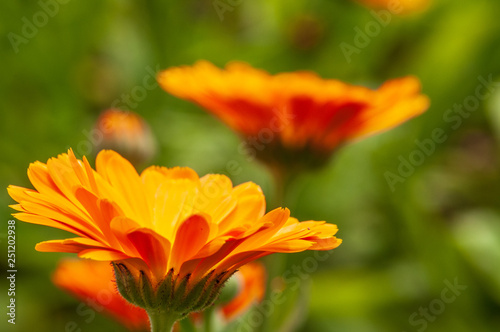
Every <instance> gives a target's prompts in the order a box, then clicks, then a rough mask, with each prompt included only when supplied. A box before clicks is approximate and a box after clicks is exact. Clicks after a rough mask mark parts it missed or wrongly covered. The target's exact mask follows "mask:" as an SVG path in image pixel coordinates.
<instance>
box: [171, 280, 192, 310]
mask: <svg viewBox="0 0 500 332" xmlns="http://www.w3.org/2000/svg"><path fill="white" fill-rule="evenodd" d="M190 278H191V273H188V274H186V275H185V276H184V277H183V278H182V279H181V280H180V282H179V285H175V286H176V289H175V290H174V296H173V299H172V309H173V310H174V311H176V312H184V311H185V310H184V299H185V295H186V290H187V286H188V283H189V279H190ZM178 279H179V277H177V279H176V280H175V283H176V284H177V282H178Z"/></svg>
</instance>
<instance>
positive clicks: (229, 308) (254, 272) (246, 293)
mask: <svg viewBox="0 0 500 332" xmlns="http://www.w3.org/2000/svg"><path fill="white" fill-rule="evenodd" d="M233 278H238V279H239V281H240V290H239V292H238V293H237V294H236V297H235V298H234V299H232V300H231V301H230V302H229V303H227V304H224V306H223V307H222V308H221V311H222V314H223V316H224V318H225V319H226V321H230V320H233V319H235V318H237V317H239V316H240V315H241V314H243V313H244V312H246V311H247V310H249V309H250V308H251V306H252V305H254V304H256V303H258V302H260V301H261V300H262V298H263V297H264V293H265V291H266V271H265V269H264V266H263V265H262V264H260V263H258V262H252V263H249V264H247V265H243V266H242V267H240V269H239V270H238V272H237V273H236V274H235V275H234V277H233Z"/></svg>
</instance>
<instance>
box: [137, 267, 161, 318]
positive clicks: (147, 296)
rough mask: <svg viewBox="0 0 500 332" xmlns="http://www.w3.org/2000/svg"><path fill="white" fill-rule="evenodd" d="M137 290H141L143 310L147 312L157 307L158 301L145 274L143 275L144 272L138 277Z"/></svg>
mask: <svg viewBox="0 0 500 332" xmlns="http://www.w3.org/2000/svg"><path fill="white" fill-rule="evenodd" d="M139 288H140V290H141V295H142V300H143V301H144V304H145V309H146V310H147V309H151V308H156V307H158V301H157V298H156V295H155V291H154V290H153V286H152V285H151V280H149V277H148V276H147V275H146V273H144V271H141V275H140V276H139Z"/></svg>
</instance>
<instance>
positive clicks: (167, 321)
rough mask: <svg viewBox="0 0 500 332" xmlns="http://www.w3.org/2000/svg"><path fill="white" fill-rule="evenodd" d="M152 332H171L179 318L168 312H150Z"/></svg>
mask: <svg viewBox="0 0 500 332" xmlns="http://www.w3.org/2000/svg"><path fill="white" fill-rule="evenodd" d="M148 316H149V321H150V323H151V332H171V331H173V329H174V324H175V322H176V321H177V319H178V317H177V316H175V315H172V314H171V313H169V312H166V311H159V310H149V311H148Z"/></svg>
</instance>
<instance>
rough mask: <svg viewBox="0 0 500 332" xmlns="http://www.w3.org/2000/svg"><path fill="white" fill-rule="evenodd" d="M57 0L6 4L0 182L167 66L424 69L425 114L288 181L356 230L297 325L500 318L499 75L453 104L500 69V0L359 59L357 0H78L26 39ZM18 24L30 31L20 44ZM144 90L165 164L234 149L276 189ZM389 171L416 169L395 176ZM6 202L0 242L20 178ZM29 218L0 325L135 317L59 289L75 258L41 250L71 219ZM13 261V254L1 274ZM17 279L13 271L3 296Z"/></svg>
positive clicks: (206, 120) (463, 8) (81, 143)
mask: <svg viewBox="0 0 500 332" xmlns="http://www.w3.org/2000/svg"><path fill="white" fill-rule="evenodd" d="M54 2H56V0H54V1H50V0H42V1H40V2H35V1H33V2H22V3H21V2H16V1H3V2H2V4H1V5H0V7H1V9H0V22H1V24H0V31H1V32H2V35H3V36H4V38H3V39H2V42H1V44H0V55H1V59H2V64H3V66H2V79H1V80H0V99H1V101H2V103H1V104H2V109H1V117H2V121H0V133H1V134H0V135H1V139H0V152H1V153H0V184H1V186H2V187H3V188H6V187H7V185H9V184H16V185H20V186H28V187H29V186H30V185H29V182H28V179H27V176H26V169H27V167H28V165H29V163H30V162H33V161H35V160H41V161H46V160H47V159H48V158H50V157H53V156H55V155H57V154H59V153H63V152H65V151H66V150H67V149H68V148H69V147H72V148H73V149H74V150H75V153H77V154H78V155H79V156H81V155H82V154H89V155H90V156H91V157H92V156H93V154H94V152H95V151H90V150H89V151H86V150H88V146H89V145H88V144H87V143H89V142H90V143H92V142H91V141H92V137H91V136H89V131H90V130H91V128H92V125H93V123H94V121H95V120H96V118H97V116H98V114H99V112H101V111H102V110H104V109H107V108H110V107H111V105H112V104H113V103H116V102H117V101H118V103H120V104H121V105H126V102H125V101H124V99H123V95H124V94H132V93H134V91H136V90H134V88H136V87H143V86H144V79H145V78H147V77H148V75H152V74H151V73H152V72H154V71H157V70H158V69H165V68H167V67H169V66H174V65H182V64H192V63H193V62H194V61H196V60H198V59H207V60H209V61H212V62H213V63H215V64H217V65H219V66H223V65H224V64H225V63H227V62H228V61H231V60H243V61H247V62H249V63H250V64H252V65H253V66H255V67H259V68H263V69H266V70H268V71H270V72H272V73H276V72H280V71H295V70H302V69H307V70H313V71H316V72H317V73H318V74H319V75H321V76H323V77H328V78H339V79H342V80H345V81H347V82H350V83H355V84H363V85H367V86H372V87H376V86H378V85H380V84H381V83H382V82H383V81H385V80H387V79H389V78H392V77H400V76H404V75H415V76H417V77H419V78H420V79H421V81H422V85H423V91H424V93H426V94H427V95H429V97H430V98H431V101H432V106H431V108H430V109H429V111H428V112H426V113H425V114H424V115H422V116H420V117H418V118H415V119H413V120H411V121H409V122H408V123H406V124H404V125H402V126H400V127H398V128H396V129H394V130H391V131H389V132H387V133H383V134H380V135H377V136H374V137H371V138H369V139H366V140H363V141H360V142H356V143H352V144H349V145H347V146H345V147H344V148H343V149H341V150H340V151H339V152H338V154H337V155H336V157H335V158H334V159H333V160H332V162H331V163H330V164H329V165H328V167H327V168H326V169H324V170H322V171H319V172H317V173H314V174H307V175H304V176H303V177H301V178H300V180H299V181H298V182H297V183H296V184H295V185H294V186H293V187H292V188H290V192H289V193H288V201H287V205H288V206H290V207H292V208H293V209H292V211H293V213H294V215H295V216H296V217H298V218H299V219H302V220H304V219H305V220H308V219H315V220H327V221H328V222H332V223H335V224H337V225H338V226H339V229H340V232H339V237H340V238H342V239H343V240H344V243H343V244H342V246H340V247H339V248H338V249H336V250H335V251H334V253H333V254H332V255H331V256H330V257H329V258H328V259H327V260H326V261H323V262H321V264H320V265H319V266H318V268H317V270H318V271H315V273H312V274H308V275H307V277H304V278H302V277H297V276H296V277H297V278H298V279H297V280H298V281H297V282H300V283H302V282H305V283H307V284H309V283H310V285H311V293H310V304H309V313H308V318H307V320H306V321H305V323H304V325H302V326H296V328H297V330H303V331H336V332H337V331H356V332H379V331H380V332H382V331H384V332H385V331H407V332H410V331H424V330H425V331H428V332H434V331H436V332H438V331H439V332H440V331H455V332H462V331H463V332H469V331H476V332H483V331H484V332H486V331H498V330H500V320H499V319H498V312H499V311H500V273H499V271H498V268H497V266H498V264H499V260H498V258H499V257H500V249H499V246H500V227H499V225H500V209H499V207H500V199H499V198H498V197H500V185H499V184H500V160H499V158H498V137H500V136H499V135H500V133H499V128H500V127H499V125H498V118H499V117H498V114H500V113H499V112H500V103H499V102H498V100H500V99H499V98H500V90H499V89H498V88H499V87H498V84H497V85H496V86H495V84H490V85H489V88H490V89H491V90H490V89H488V88H484V89H483V90H482V91H483V92H484V91H486V92H490V93H491V94H490V96H488V98H485V100H481V101H480V103H479V105H478V107H477V108H475V109H474V111H471V112H467V113H466V115H461V114H459V113H455V112H454V111H453V108H454V105H455V104H457V105H463V104H464V103H465V102H466V98H467V97H469V96H475V94H476V89H477V87H478V86H480V84H481V81H480V79H479V77H482V78H483V79H486V80H488V78H490V77H491V78H492V79H493V81H494V82H496V81H498V80H500V62H499V61H498V59H499V58H500V42H499V39H498V36H499V35H500V20H498V18H497V16H498V12H499V10H500V3H499V2H498V1H496V0H477V1H469V2H464V1H452V0H446V1H437V0H434V1H433V5H432V6H431V8H429V9H428V10H427V11H425V12H422V13H416V14H411V15H406V16H401V17H399V16H394V15H392V16H391V21H390V23H389V24H387V25H386V26H382V27H381V28H380V33H378V34H377V35H376V36H374V37H371V38H370V42H369V44H368V45H367V46H366V47H363V48H360V52H359V54H358V53H354V54H352V57H351V58H350V60H351V61H350V62H348V61H347V59H346V57H345V56H344V54H343V52H342V49H341V47H340V44H341V43H343V42H345V43H349V44H353V43H354V39H355V37H356V30H354V28H355V27H358V28H360V29H362V30H363V29H364V28H365V26H366V24H367V23H369V22H372V21H374V20H375V18H374V16H373V15H372V13H370V9H367V8H365V7H363V6H361V5H359V4H358V3H356V2H354V1H348V0H314V1H307V0H296V1H285V0H266V1H264V0H252V1H250V0H243V1H239V2H238V1H235V2H234V3H241V4H239V5H237V6H232V7H231V8H232V10H230V11H229V10H228V11H226V12H224V14H223V20H221V17H220V16H219V15H218V12H217V10H216V8H215V7H214V3H215V1H212V0H184V1H179V0H178V1H157V0H146V1H115V0H87V1H67V3H65V4H62V3H61V4H59V5H58V8H57V13H54V15H53V16H51V15H48V14H47V15H46V16H47V17H48V18H47V22H46V24H43V25H42V24H40V25H41V26H40V27H35V28H36V30H37V31H36V32H33V31H31V33H28V35H29V36H28V35H26V33H24V32H23V30H26V29H28V28H26V27H25V25H26V24H27V23H26V22H31V24H33V22H34V19H36V16H37V15H38V16H39V18H38V19H40V17H41V16H40V15H42V14H39V13H41V12H42V13H43V12H46V10H44V9H43V6H42V5H41V4H40V3H54ZM61 2H63V1H61ZM222 2H223V3H228V2H229V1H225V0H222ZM56 3H59V2H56ZM54 10H55V9H54ZM35 23H36V22H35ZM11 33H14V34H16V35H17V36H19V38H23V39H22V40H23V42H19V39H16V40H17V41H16V42H14V43H13V42H12V38H14V37H12V36H13V35H12V34H11ZM32 34H33V36H32V37H30V36H31V35H32ZM9 36H10V37H9ZM16 38H17V37H16ZM16 50H17V52H16ZM494 82H493V83H494ZM145 90H146V92H147V93H146V96H145V97H144V98H142V97H141V98H135V99H133V100H132V102H131V103H129V105H128V108H129V109H130V110H133V111H135V112H137V113H139V114H140V115H141V116H143V117H144V118H145V119H146V120H147V121H148V122H149V123H150V125H151V127H152V130H153V132H154V134H155V136H156V137H157V140H158V142H159V147H160V148H159V150H160V151H159V153H158V155H157V157H156V159H155V160H154V161H153V164H159V165H165V166H178V165H180V166H190V167H193V168H194V169H195V170H196V171H198V172H199V173H201V174H204V173H208V172H216V173H225V174H228V172H229V170H228V169H227V167H228V166H227V165H228V164H227V163H228V161H229V160H235V161H237V163H238V165H239V166H240V172H237V173H235V174H232V176H231V177H232V180H233V182H234V183H242V182H245V181H254V182H256V183H258V184H259V185H261V186H262V187H263V188H264V191H265V192H266V195H269V197H271V196H272V195H271V193H270V188H271V184H270V177H269V175H268V174H267V173H266V171H265V170H264V169H263V168H262V167H261V166H260V165H256V164H254V163H252V162H250V161H249V160H248V159H247V157H246V156H244V155H242V154H240V153H239V152H238V144H239V141H238V138H237V137H236V135H235V134H234V133H232V132H231V131H230V130H228V129H227V128H226V127H224V126H223V125H222V124H221V123H219V122H218V121H217V120H216V119H214V118H212V117H211V116H209V115H208V114H206V113H204V112H203V111H202V110H200V109H199V108H198V107H196V106H193V105H191V104H189V103H188V102H185V101H182V100H177V99H175V98H173V97H171V96H169V95H168V94H167V93H165V92H164V91H162V90H161V89H160V88H159V87H157V86H156V87H154V88H152V89H145ZM139 99H140V100H139ZM449 110H450V111H449ZM450 112H453V113H450ZM452 115H454V116H455V118H454V120H453V121H451V120H450V118H449V116H452ZM447 116H448V117H447ZM435 129H440V130H442V131H443V132H444V134H445V135H446V139H445V141H444V142H442V143H436V142H434V143H433V148H432V150H433V151H432V152H431V153H426V154H425V160H424V161H423V162H422V164H421V165H418V166H415V165H411V161H410V166H411V168H412V170H411V171H409V172H408V173H411V174H409V175H408V176H402V175H401V172H400V170H398V168H401V163H402V161H401V160H406V161H409V160H410V159H411V153H412V152H414V151H422V148H421V147H420V146H419V145H418V144H417V143H416V140H418V141H419V142H429V141H428V140H429V139H431V138H432V135H433V134H432V133H433V130H435ZM429 149H430V148H429ZM423 152H424V153H425V151H423ZM387 172H391V173H393V174H395V175H398V176H400V177H402V181H399V182H395V183H394V184H393V185H392V186H391V184H389V183H388V182H387V176H386V174H387ZM391 188H392V189H393V190H391ZM0 201H1V202H2V204H0V212H1V213H0V215H1V216H2V219H3V221H2V225H5V226H2V227H1V228H0V241H1V242H0V245H1V247H2V249H3V248H6V242H7V241H6V239H7V236H6V230H7V227H6V224H7V220H8V219H9V218H10V213H12V210H11V209H10V208H8V204H12V203H13V201H12V200H11V199H10V198H9V197H8V195H7V193H6V190H3V191H0ZM16 227H17V229H16V234H17V237H16V239H17V246H16V250H17V252H16V255H17V262H16V264H17V269H18V271H19V273H18V280H17V290H18V292H17V295H16V299H17V301H18V302H17V303H18V316H17V324H16V325H15V326H12V325H11V324H8V323H7V322H6V319H5V315H4V314H3V316H4V318H2V320H1V321H0V330H2V331H40V332H43V331H72V330H74V331H80V330H78V329H81V331H93V332H98V331H110V330H113V331H121V330H124V329H123V328H122V327H121V326H119V325H118V324H117V323H114V322H113V321H112V320H109V319H107V318H105V317H104V316H101V315H100V314H99V313H98V312H95V311H93V310H91V309H89V307H88V306H87V305H86V304H85V303H84V304H83V306H80V305H79V302H78V301H77V300H74V299H72V298H71V297H70V296H68V295H66V294H64V293H63V291H61V290H58V289H57V288H56V287H55V286H53V285H52V283H51V281H50V274H51V271H53V269H54V268H55V265H56V262H57V260H58V259H59V258H61V257H63V256H66V255H62V254H48V253H39V252H36V251H35V250H34V246H35V244H36V243H38V242H41V241H43V240H47V239H55V238H62V237H63V236H65V234H64V232H62V231H57V230H54V229H48V228H45V227H41V226H33V225H28V224H24V223H21V222H17V223H16ZM2 252H3V250H2ZM310 255H311V254H310V253H303V254H297V255H293V256H292V257H291V258H290V259H289V261H288V262H287V266H288V267H289V268H291V267H293V266H294V265H299V266H300V264H302V263H303V262H305V260H306V259H307V257H310ZM6 260H7V259H6V257H4V258H2V259H1V260H0V268H1V270H2V271H5V270H7V266H6ZM455 278H458V282H459V283H460V284H463V285H466V286H467V289H466V290H464V291H463V292H462V294H460V295H457V296H456V299H455V300H454V301H452V302H450V303H445V308H444V309H443V311H442V312H441V311H440V309H439V304H436V303H438V301H439V300H440V299H441V298H442V292H443V290H444V289H446V288H447V287H448V286H447V284H446V283H445V281H449V282H451V283H453V280H455ZM306 279H307V280H306ZM293 280H295V279H293ZM304 285H305V284H304ZM7 288H8V287H7V281H6V279H5V278H2V280H1V281H0V289H1V292H2V294H3V295H2V297H1V299H2V301H1V302H2V306H3V308H5V307H4V305H5V304H6V302H5V301H6V300H4V299H6V295H5V293H6V292H5V290H6V289H7ZM433 301H434V302H433ZM432 303H434V306H435V307H434V309H432V308H433V307H432ZM443 303H444V302H443ZM429 306H430V312H431V314H432V312H433V311H432V310H434V311H436V310H437V311H440V312H439V314H432V317H433V318H432V319H430V318H427V319H424V322H422V321H421V319H423V318H422V317H425V316H423V315H422V314H421V313H420V312H419V310H420V309H421V308H424V309H425V308H428V307H429ZM436 308H437V309H436ZM438 309H439V310H438ZM2 313H3V312H2ZM414 313H417V316H414V318H413V320H412V318H411V317H412V315H413V314H414ZM75 326H76V327H75ZM424 327H425V328H424Z"/></svg>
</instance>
